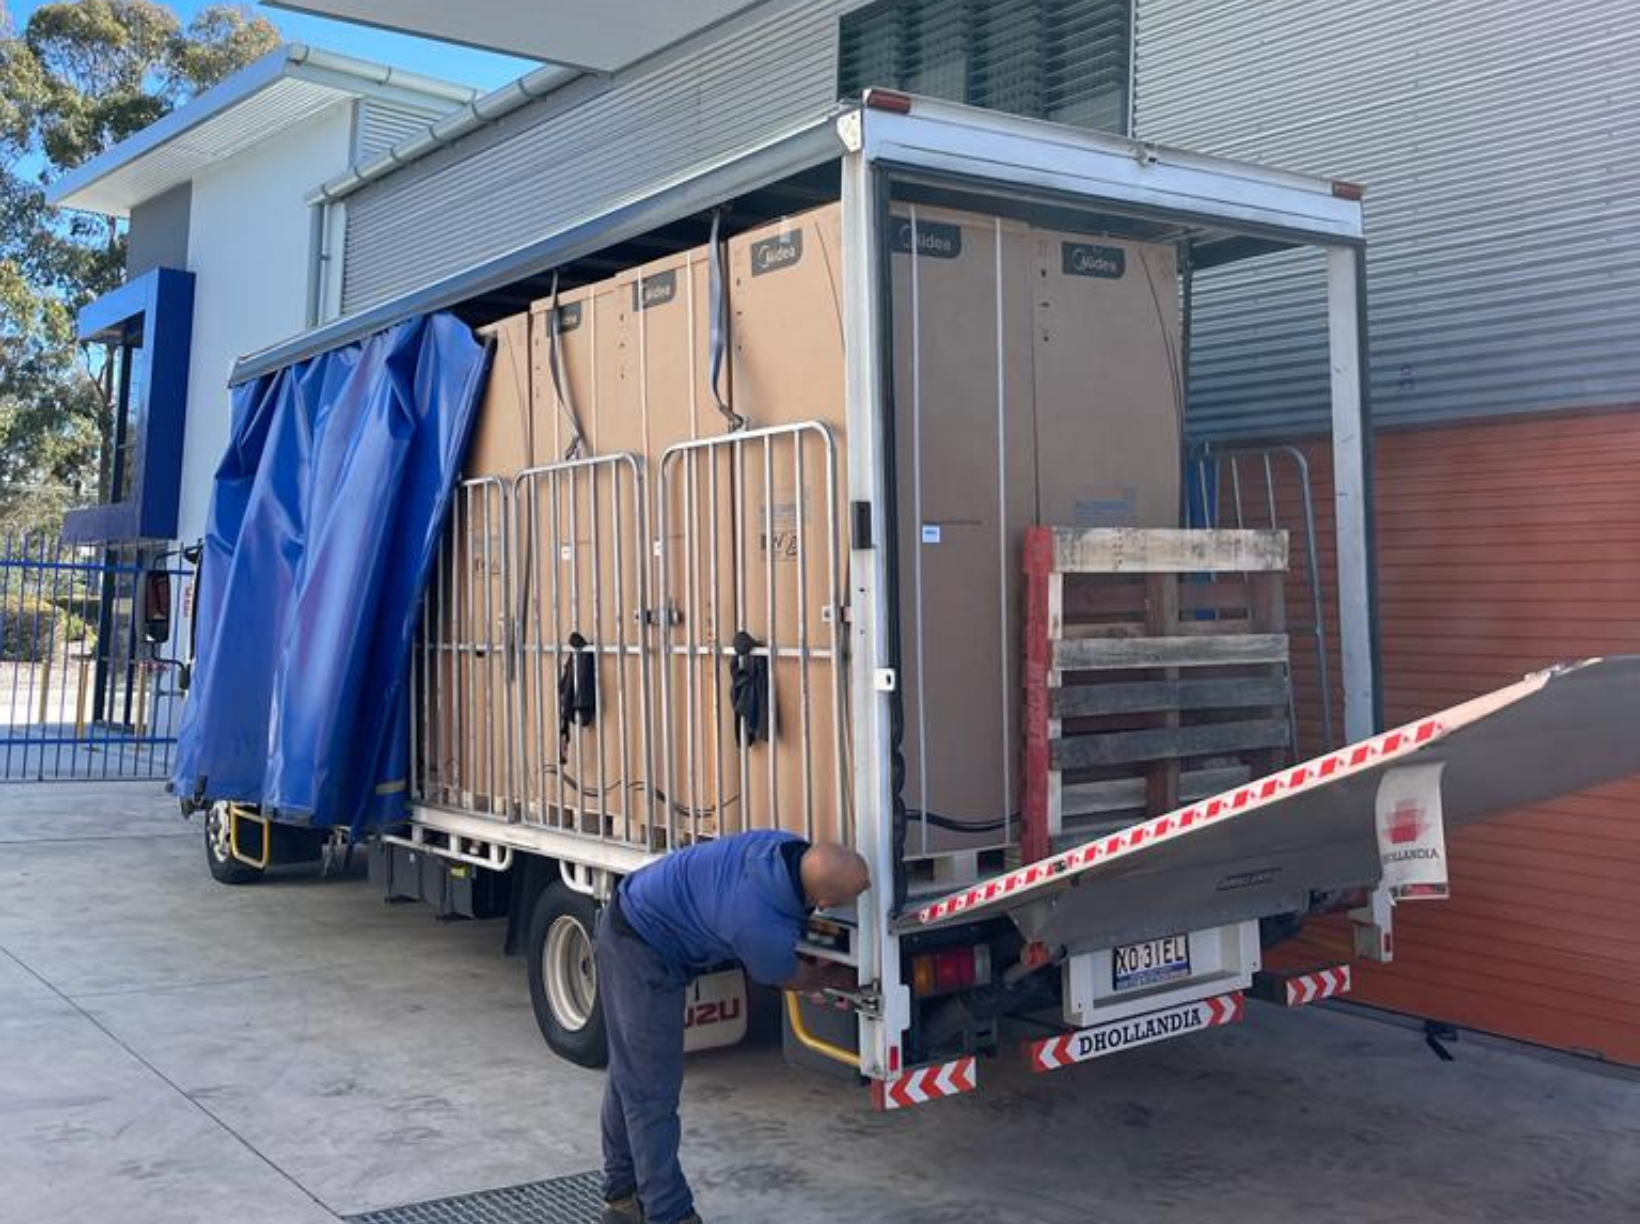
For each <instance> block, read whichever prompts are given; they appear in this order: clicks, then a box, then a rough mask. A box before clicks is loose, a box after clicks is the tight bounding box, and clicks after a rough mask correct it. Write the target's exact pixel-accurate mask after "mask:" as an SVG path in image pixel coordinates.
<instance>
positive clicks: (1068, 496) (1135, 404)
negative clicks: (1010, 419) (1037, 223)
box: [1033, 230, 1184, 527]
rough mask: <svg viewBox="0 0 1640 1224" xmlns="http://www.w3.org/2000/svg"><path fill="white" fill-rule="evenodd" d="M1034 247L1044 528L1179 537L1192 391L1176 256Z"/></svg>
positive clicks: (1059, 241)
mask: <svg viewBox="0 0 1640 1224" xmlns="http://www.w3.org/2000/svg"><path fill="white" fill-rule="evenodd" d="M1033 237H1034V246H1035V250H1034V257H1035V261H1036V277H1035V284H1036V287H1037V292H1036V294H1035V300H1034V319H1035V328H1036V346H1035V352H1034V355H1033V356H1034V362H1035V371H1036V374H1035V402H1036V428H1037V436H1038V439H1039V446H1038V453H1039V454H1040V456H1041V466H1040V470H1039V473H1038V478H1037V479H1038V483H1037V506H1036V514H1037V520H1038V521H1039V522H1042V523H1049V524H1053V525H1056V526H1065V527H1176V526H1178V525H1179V521H1180V518H1179V514H1180V506H1179V489H1180V481H1181V471H1182V467H1183V459H1182V453H1183V451H1182V448H1183V427H1182V425H1183V417H1184V384H1183V367H1182V366H1181V364H1180V355H1179V350H1180V343H1181V341H1180V331H1181V323H1180V304H1179V279H1178V275H1179V274H1178V260H1177V257H1176V255H1175V254H1174V251H1173V248H1172V247H1171V246H1166V245H1163V244H1160V243H1139V242H1126V241H1121V240H1118V239H1114V238H1103V237H1092V236H1089V235H1086V234H1067V233H1058V232H1053V231H1044V230H1037V231H1034V234H1033Z"/></svg>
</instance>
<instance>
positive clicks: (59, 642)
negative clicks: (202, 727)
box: [0, 535, 194, 782]
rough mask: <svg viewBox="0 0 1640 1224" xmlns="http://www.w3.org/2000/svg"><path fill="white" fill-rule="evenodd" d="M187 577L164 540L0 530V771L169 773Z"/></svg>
mask: <svg viewBox="0 0 1640 1224" xmlns="http://www.w3.org/2000/svg"><path fill="white" fill-rule="evenodd" d="M193 577H194V575H193V566H192V565H190V564H189V563H188V562H187V561H186V560H185V559H184V557H183V555H182V553H181V552H180V550H177V549H174V548H169V547H167V546H165V545H151V546H122V547H120V548H118V549H114V548H104V547H88V546H83V545H67V544H62V543H59V542H57V541H56V540H53V539H50V538H48V537H45V536H39V535H31V536H8V537H5V538H4V539H3V540H0V782H21V781H45V780H52V779H64V780H68V779H102V778H109V779H113V778H129V779H152V778H163V777H166V776H167V775H168V774H169V772H170V766H171V757H172V753H173V752H174V750H175V744H176V728H177V723H178V721H179V719H180V717H181V707H182V699H183V693H184V691H185V688H186V681H187V672H186V667H185V660H186V659H187V656H188V652H187V650H186V649H185V647H183V644H182V642H181V641H180V640H179V636H180V626H181V625H182V623H183V621H184V613H185V611H186V608H187V605H188V604H189V603H190V602H191V588H192V583H193Z"/></svg>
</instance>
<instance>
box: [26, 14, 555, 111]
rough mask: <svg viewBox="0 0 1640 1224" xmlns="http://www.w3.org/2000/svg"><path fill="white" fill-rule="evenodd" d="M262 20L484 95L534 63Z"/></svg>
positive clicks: (301, 37)
mask: <svg viewBox="0 0 1640 1224" xmlns="http://www.w3.org/2000/svg"><path fill="white" fill-rule="evenodd" d="M160 2H161V3H166V4H167V6H168V7H169V8H171V9H172V10H174V11H175V12H176V13H177V14H178V15H179V16H180V17H181V18H182V20H183V23H184V24H186V23H187V22H188V21H189V20H190V19H191V18H192V17H193V15H194V14H195V13H196V12H198V11H199V10H200V9H202V8H206V7H208V0H160ZM5 7H6V8H7V9H9V10H10V12H11V16H12V20H13V22H14V23H15V24H16V26H17V27H18V29H21V28H22V26H23V24H24V23H25V22H27V21H28V15H29V14H30V13H31V12H33V11H34V10H35V9H37V8H39V7H40V0H6V2H5ZM250 7H251V9H252V11H253V12H255V13H256V14H257V15H258V16H261V17H264V18H266V19H267V20H268V21H271V22H272V23H273V24H274V25H275V26H277V27H278V29H279V31H280V33H282V34H283V35H284V37H285V41H286V42H301V43H307V44H309V45H310V46H314V47H322V48H323V49H324V50H326V51H339V52H341V53H342V54H344V55H353V56H357V57H358V58H360V59H368V60H376V61H377V62H379V63H383V64H391V65H392V66H394V67H396V68H408V69H410V70H411V71H413V72H421V73H425V74H426V75H428V76H434V77H441V78H443V79H444V80H447V81H454V82H456V83H457V84H460V85H471V86H473V87H474V88H476V89H480V90H486V91H487V90H491V89H496V88H499V87H500V86H502V85H505V84H506V83H507V82H508V81H511V80H514V79H515V78H517V77H520V76H522V75H523V74H524V73H526V72H528V71H529V70H530V69H531V68H533V67H535V64H534V62H533V61H530V60H522V59H514V58H513V57H511V56H506V55H496V54H493V53H492V52H489V51H477V50H474V49H472V48H470V47H457V46H452V45H451V44H449V43H441V42H434V41H432V40H431V39H425V38H411V37H409V36H408V35H404V34H393V33H390V32H388V31H386V30H374V29H371V28H370V27H369V26H362V25H352V24H350V23H348V22H345V21H331V20H329V19H327V18H324V17H313V16H309V15H308V14H306V13H293V12H290V11H289V10H288V9H276V8H270V7H268V6H267V5H265V4H254V5H251V6H250Z"/></svg>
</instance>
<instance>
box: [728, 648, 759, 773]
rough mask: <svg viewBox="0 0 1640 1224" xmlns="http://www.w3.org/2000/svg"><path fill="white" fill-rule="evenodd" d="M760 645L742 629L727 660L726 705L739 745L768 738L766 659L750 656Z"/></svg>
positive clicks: (755, 655)
mask: <svg viewBox="0 0 1640 1224" xmlns="http://www.w3.org/2000/svg"><path fill="white" fill-rule="evenodd" d="M759 645H760V643H759V642H758V641H757V640H756V639H755V638H754V637H752V635H751V634H749V633H747V632H746V631H745V630H744V629H742V630H741V631H740V632H739V633H737V634H735V640H734V649H735V653H734V657H733V658H731V659H730V660H729V704H730V706H731V707H732V708H733V709H734V712H735V727H736V729H737V730H738V731H739V733H740V742H741V744H742V745H748V744H755V743H757V742H758V741H759V740H766V739H768V738H769V660H768V659H767V658H766V657H765V656H763V655H759V654H753V653H752V652H753V651H755V650H756V649H757V648H758V646H759Z"/></svg>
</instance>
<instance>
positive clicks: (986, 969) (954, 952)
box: [911, 944, 991, 998]
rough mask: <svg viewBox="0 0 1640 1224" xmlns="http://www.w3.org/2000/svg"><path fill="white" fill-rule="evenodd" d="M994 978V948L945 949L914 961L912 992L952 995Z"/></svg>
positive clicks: (925, 954) (925, 994)
mask: <svg viewBox="0 0 1640 1224" xmlns="http://www.w3.org/2000/svg"><path fill="white" fill-rule="evenodd" d="M990 980H991V949H990V948H989V947H987V946H986V945H985V944H976V945H974V946H973V947H971V948H942V949H941V950H940V951H938V952H924V953H923V954H922V955H921V956H916V957H913V958H912V960H911V993H912V994H914V995H917V996H919V997H922V998H926V997H928V996H930V995H943V994H951V993H953V992H955V991H958V990H966V989H968V988H969V987H970V986H978V985H982V984H983V983H986V982H989V981H990Z"/></svg>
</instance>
